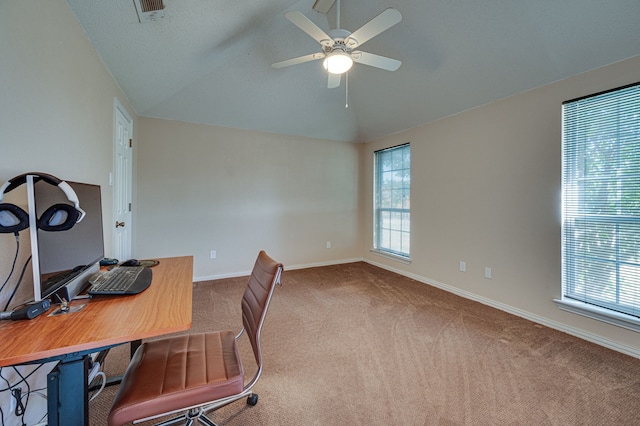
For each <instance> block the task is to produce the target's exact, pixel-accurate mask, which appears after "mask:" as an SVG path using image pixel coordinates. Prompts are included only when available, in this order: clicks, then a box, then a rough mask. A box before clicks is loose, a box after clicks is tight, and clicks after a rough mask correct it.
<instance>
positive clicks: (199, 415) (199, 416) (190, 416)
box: [156, 407, 218, 426]
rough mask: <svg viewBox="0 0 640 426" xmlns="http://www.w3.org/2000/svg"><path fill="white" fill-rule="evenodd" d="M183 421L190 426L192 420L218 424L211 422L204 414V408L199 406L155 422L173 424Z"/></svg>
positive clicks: (212, 425)
mask: <svg viewBox="0 0 640 426" xmlns="http://www.w3.org/2000/svg"><path fill="white" fill-rule="evenodd" d="M182 422H184V424H185V426H192V425H193V424H194V422H197V423H199V424H202V425H205V426H218V425H217V424H216V423H214V422H212V421H211V420H210V419H209V418H208V417H207V416H205V414H204V410H203V409H202V407H200V408H192V409H191V410H189V411H187V412H186V413H184V414H183V415H181V416H178V417H175V418H173V419H169V420H166V421H164V422H161V423H157V424H156V426H169V425H175V424H178V423H182Z"/></svg>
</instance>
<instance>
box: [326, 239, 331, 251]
mask: <svg viewBox="0 0 640 426" xmlns="http://www.w3.org/2000/svg"><path fill="white" fill-rule="evenodd" d="M327 248H328V249H330V248H331V241H327Z"/></svg>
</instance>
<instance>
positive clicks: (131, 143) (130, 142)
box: [129, 139, 133, 148]
mask: <svg viewBox="0 0 640 426" xmlns="http://www.w3.org/2000/svg"><path fill="white" fill-rule="evenodd" d="M129 148H133V139H129Z"/></svg>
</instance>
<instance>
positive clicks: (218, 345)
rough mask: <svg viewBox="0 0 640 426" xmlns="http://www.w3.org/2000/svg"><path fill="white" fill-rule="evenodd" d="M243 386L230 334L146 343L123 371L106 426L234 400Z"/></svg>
mask: <svg viewBox="0 0 640 426" xmlns="http://www.w3.org/2000/svg"><path fill="white" fill-rule="evenodd" d="M243 386H244V372H243V369H242V363H241V361H240V355H239V353H238V347H237V344H236V339H235V335H234V334H233V332H231V331H221V332H211V333H198V334H190V335H182V336H176V337H169V338H165V339H161V340H153V341H149V342H145V343H143V344H142V345H141V346H140V347H139V348H138V350H137V351H136V353H135V354H134V356H133V358H132V359H131V363H130V364H129V367H128V368H127V371H126V373H125V375H124V378H123V380H122V385H121V389H120V390H119V393H118V395H117V396H116V399H115V400H114V402H113V406H112V408H111V412H110V414H109V425H122V424H126V423H128V422H130V421H132V420H134V419H140V418H144V417H148V416H152V415H155V414H156V413H159V412H160V413H162V412H164V413H167V412H170V411H173V410H179V409H181V408H184V407H189V406H194V405H198V404H204V403H206V402H209V401H213V400H216V399H219V398H223V397H226V396H229V395H235V394H237V393H240V392H242V390H243Z"/></svg>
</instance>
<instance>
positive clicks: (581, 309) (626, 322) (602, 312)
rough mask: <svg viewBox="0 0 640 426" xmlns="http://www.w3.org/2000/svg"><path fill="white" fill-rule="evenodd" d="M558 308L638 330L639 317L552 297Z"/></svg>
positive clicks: (639, 328)
mask: <svg viewBox="0 0 640 426" xmlns="http://www.w3.org/2000/svg"><path fill="white" fill-rule="evenodd" d="M554 302H555V303H556V305H557V306H558V308H559V309H562V310H564V311H567V312H572V313H574V314H578V315H583V316H585V317H588V318H591V319H595V320H598V321H603V322H606V323H608V324H612V325H617V326H618V327H623V328H626V329H628V330H632V331H636V332H640V318H636V317H634V316H631V315H627V314H623V313H621V312H616V311H612V310H609V309H605V308H600V307H598V306H594V305H590V304H588V303H584V302H579V301H577V300H572V299H554Z"/></svg>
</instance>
